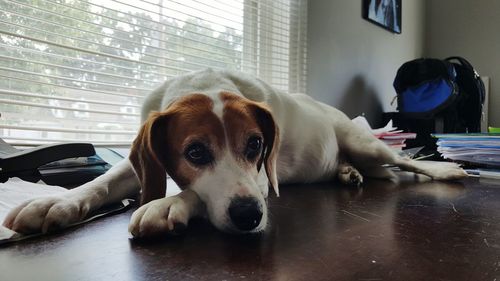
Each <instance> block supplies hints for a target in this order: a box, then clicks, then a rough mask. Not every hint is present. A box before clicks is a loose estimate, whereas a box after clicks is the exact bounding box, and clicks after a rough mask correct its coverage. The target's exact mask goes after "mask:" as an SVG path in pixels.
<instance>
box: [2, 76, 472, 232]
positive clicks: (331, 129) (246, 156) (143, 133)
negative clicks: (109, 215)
mask: <svg viewBox="0 0 500 281" xmlns="http://www.w3.org/2000/svg"><path fill="white" fill-rule="evenodd" d="M142 108H143V110H142V114H141V119H142V120H141V121H142V126H141V128H140V131H139V133H138V135H137V137H136V139H135V140H134V142H133V145H132V148H131V152H130V155H129V159H126V160H124V161H122V162H120V163H119V164H117V165H115V166H114V167H113V168H111V169H110V170H109V171H108V172H107V173H106V174H104V175H102V176H100V177H98V178H96V179H95V180H93V181H91V182H88V183H86V184H84V185H82V186H80V187H77V188H75V189H72V190H70V191H68V192H66V193H65V194H64V195H60V196H52V197H44V198H39V199H35V200H32V201H28V202H26V203H24V204H22V205H20V206H18V207H17V208H15V209H13V210H12V211H11V212H10V213H9V214H8V216H7V217H6V219H5V221H4V222H3V225H4V226H6V227H8V228H10V229H12V230H14V231H17V232H20V233H37V232H47V231H51V230H54V229H57V228H62V227H64V226H67V225H69V224H72V223H74V222H77V221H79V220H83V219H84V218H85V217H86V215H87V214H89V212H91V211H94V210H96V209H98V208H100V207H101V206H103V205H106V204H109V203H113V202H118V201H120V200H121V199H123V198H126V197H129V196H134V195H137V194H138V193H140V194H141V206H140V207H139V208H138V209H137V210H136V211H135V212H134V213H133V215H132V218H131V220H130V225H129V231H130V233H131V234H132V235H133V236H134V237H148V236H154V235H162V234H167V233H176V232H178V230H179V229H182V228H184V227H186V226H187V224H188V221H189V219H190V218H192V217H194V216H206V217H208V219H209V220H210V222H211V223H212V224H213V225H214V226H215V227H216V228H218V229H219V230H222V231H225V232H230V233H255V232H262V231H264V230H265V228H266V226H267V224H268V209H267V203H266V202H267V200H266V199H267V197H268V191H269V190H270V189H272V190H273V191H274V192H275V193H276V195H277V196H279V189H278V183H281V184H287V183H311V182H319V181H329V180H332V179H335V178H338V180H339V181H340V182H341V183H344V184H349V185H353V186H359V185H361V184H362V183H363V178H364V177H373V178H383V179H394V178H395V174H394V173H393V172H391V171H390V170H389V169H387V168H386V167H385V166H383V165H385V164H389V165H393V166H397V167H399V168H401V169H402V170H405V171H410V172H415V173H419V174H424V175H427V176H429V177H430V178H432V179H434V180H455V179H461V178H464V177H466V176H467V174H466V173H465V172H464V170H462V169H461V168H460V167H459V166H458V165H457V164H454V163H448V162H431V161H427V162H424V161H414V160H411V159H407V158H403V157H400V156H398V155H397V153H395V152H394V151H393V150H391V149H390V148H389V147H388V146H386V145H385V144H384V143H382V142H381V141H380V140H378V139H377V138H375V137H374V136H373V135H372V134H371V133H370V132H368V131H366V130H364V129H362V128H360V127H358V126H357V125H355V124H354V123H353V122H352V121H351V120H350V119H349V118H348V117H347V116H346V115H345V114H343V113H342V112H341V111H339V110H337V109H335V108H333V107H331V106H329V105H326V104H324V103H321V102H318V101H316V100H314V99H313V98H311V97H310V96H307V95H303V94H288V93H284V92H281V91H279V90H277V89H275V88H273V87H271V86H270V85H268V84H266V83H265V82H263V81H262V80H260V79H257V78H254V77H251V76H248V75H245V74H242V73H239V72H232V71H218V70H212V69H207V70H203V71H198V72H194V73H190V74H186V75H183V76H179V77H176V78H174V79H170V80H168V81H167V82H165V83H164V84H163V85H162V86H161V87H159V88H158V89H156V90H155V91H153V92H152V93H151V94H150V95H149V96H148V97H147V98H146V99H145V101H144V104H143V107H142ZM166 174H168V175H169V176H170V177H171V178H172V179H173V180H174V181H175V182H176V183H177V184H178V186H179V187H180V189H181V190H182V191H181V192H180V193H179V194H177V195H175V196H171V197H165V194H166V193H165V192H166Z"/></svg>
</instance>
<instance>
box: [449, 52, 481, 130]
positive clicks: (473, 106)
mask: <svg viewBox="0 0 500 281" xmlns="http://www.w3.org/2000/svg"><path fill="white" fill-rule="evenodd" d="M446 61H448V62H451V63H452V64H453V66H454V67H455V71H456V72H457V78H456V82H457V84H458V88H459V89H460V96H461V98H460V99H459V100H458V102H457V105H456V107H457V108H458V109H459V113H460V115H461V116H462V118H461V119H462V121H463V123H465V127H466V128H467V129H466V131H467V132H469V133H474V132H480V131H481V119H482V117H483V104H484V99H485V95H486V92H485V88H484V83H483V80H481V77H480V76H479V74H478V73H477V71H476V70H475V69H474V67H472V65H471V64H470V63H469V62H468V61H467V60H466V59H464V58H462V57H449V58H446Z"/></svg>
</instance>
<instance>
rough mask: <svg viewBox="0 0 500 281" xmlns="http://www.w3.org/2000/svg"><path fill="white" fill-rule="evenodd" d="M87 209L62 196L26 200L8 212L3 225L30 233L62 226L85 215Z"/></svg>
mask: <svg viewBox="0 0 500 281" xmlns="http://www.w3.org/2000/svg"><path fill="white" fill-rule="evenodd" d="M87 213H88V209H86V208H85V207H84V206H81V205H80V204H79V203H78V202H77V201H74V200H70V199H68V198H64V197H44V198H38V199H33V200H30V201H27V202H25V203H23V204H21V205H19V206H17V207H16V208H14V209H13V210H11V211H10V212H9V214H8V215H7V217H6V218H5V220H4V222H3V225H4V226H5V227H7V228H10V229H12V230H14V231H16V232H19V233H23V234H32V233H40V232H43V233H45V232H49V231H52V230H56V229H60V228H64V227H65V226H67V225H69V224H71V223H74V222H77V221H79V220H81V219H82V218H83V217H85V216H86V215H87Z"/></svg>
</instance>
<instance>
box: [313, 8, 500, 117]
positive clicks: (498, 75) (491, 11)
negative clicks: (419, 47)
mask: <svg viewBox="0 0 500 281" xmlns="http://www.w3.org/2000/svg"><path fill="white" fill-rule="evenodd" d="M313 1H314V0H313ZM426 5H427V7H426V16H427V27H426V38H425V39H426V44H425V46H426V47H425V54H426V55H427V56H428V57H436V58H445V57H448V56H451V55H459V56H462V57H465V58H466V59H467V60H469V61H470V62H471V63H472V65H473V66H474V68H476V70H477V71H478V72H479V74H480V75H481V76H488V77H490V106H489V123H490V125H492V126H497V127H500V110H499V108H500V60H499V58H500V1H498V0H476V1H471V0H439V1H436V0H428V1H427V3H426Z"/></svg>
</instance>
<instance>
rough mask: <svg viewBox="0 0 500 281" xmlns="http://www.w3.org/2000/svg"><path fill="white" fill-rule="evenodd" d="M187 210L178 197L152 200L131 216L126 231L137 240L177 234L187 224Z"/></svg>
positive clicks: (188, 215)
mask: <svg viewBox="0 0 500 281" xmlns="http://www.w3.org/2000/svg"><path fill="white" fill-rule="evenodd" d="M189 210H190V208H189V206H188V205H187V203H186V202H185V201H184V200H183V199H182V198H181V197H179V196H171V197H167V198H161V199H158V200H154V201H151V202H149V203H147V204H146V205H143V206H141V207H140V208H139V209H137V210H136V211H135V212H134V213H133V214H132V218H131V219H130V224H129V227H128V230H129V232H130V233H131V234H132V235H133V236H134V237H137V238H139V237H146V236H157V235H161V234H179V233H181V232H182V231H183V230H184V229H185V228H186V226H187V224H188V220H189V217H190V214H189V212H190V211H189Z"/></svg>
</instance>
